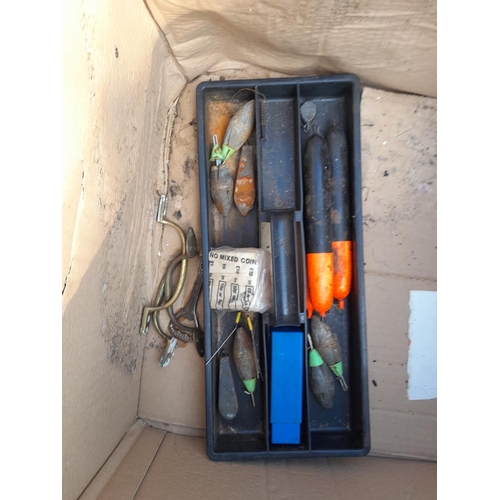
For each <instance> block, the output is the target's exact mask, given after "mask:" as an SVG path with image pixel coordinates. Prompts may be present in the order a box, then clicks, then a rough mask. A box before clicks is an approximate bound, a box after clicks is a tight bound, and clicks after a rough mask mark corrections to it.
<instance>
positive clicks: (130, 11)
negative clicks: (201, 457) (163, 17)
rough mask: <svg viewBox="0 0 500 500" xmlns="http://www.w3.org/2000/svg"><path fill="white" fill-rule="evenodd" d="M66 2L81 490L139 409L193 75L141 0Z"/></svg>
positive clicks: (71, 413)
mask: <svg viewBox="0 0 500 500" xmlns="http://www.w3.org/2000/svg"><path fill="white" fill-rule="evenodd" d="M63 9H64V18H63V27H64V32H63V41H64V45H63V47H64V53H63V61H64V74H63V76H64V82H63V88H64V94H63V109H64V116H63V123H64V125H63V130H64V151H63V158H64V159H63V162H64V168H63V191H62V194H63V196H62V198H63V199H62V201H63V210H62V216H63V221H62V222H63V262H62V288H63V295H62V312H63V318H62V328H63V345H62V347H63V371H62V379H63V496H64V498H68V499H74V498H76V497H77V496H78V495H79V494H80V493H81V492H82V490H83V489H84V488H85V486H86V485H87V484H88V483H89V481H90V480H91V479H92V477H93V476H94V475H95V473H96V472H97V471H98V470H99V468H100V467H101V465H102V464H103V463H104V461H105V460H106V459H107V458H108V456H109V455H110V453H111V452H112V451H113V449H114V448H115V446H116V445H117V444H118V442H119V440H120V439H121V438H122V437H123V436H124V435H125V433H126V432H127V430H128V429H129V428H130V426H131V425H132V423H133V422H134V419H135V417H136V415H137V404H138V397H139V385H140V375H141V362H142V352H143V346H144V340H143V338H142V337H140V336H139V335H138V321H139V315H140V312H141V307H142V305H143V304H144V302H145V301H146V300H148V299H149V297H150V293H151V290H152V288H153V286H154V274H155V271H156V269H157V266H158V264H157V259H158V257H157V249H158V246H159V241H160V231H156V229H157V228H156V227H153V217H154V215H153V214H154V212H155V210H156V206H155V204H156V200H157V195H156V190H157V189H158V188H159V187H161V186H162V185H163V184H164V182H165V174H164V172H163V165H162V163H161V159H162V149H163V147H164V134H165V125H166V123H167V110H168V107H169V105H170V103H171V101H172V100H173V98H174V97H176V95H177V94H178V93H179V91H180V89H181V88H182V86H183V85H184V78H183V77H182V75H180V73H177V76H176V72H175V64H173V63H172V60H171V58H170V55H169V52H168V50H167V47H166V44H165V43H164V41H163V40H162V38H161V36H160V32H159V30H158V28H157V26H156V25H155V23H154V22H153V20H152V19H151V17H150V15H149V13H148V12H147V10H146V9H145V7H144V5H143V4H142V3H141V2H136V1H132V0H126V1H125V2H121V1H120V2H118V1H115V0H108V1H106V2H96V1H86V2H78V3H77V2H64V6H63ZM167 82H168V83H167Z"/></svg>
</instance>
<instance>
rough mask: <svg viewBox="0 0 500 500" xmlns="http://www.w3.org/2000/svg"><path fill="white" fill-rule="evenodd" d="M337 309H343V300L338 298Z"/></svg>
mask: <svg viewBox="0 0 500 500" xmlns="http://www.w3.org/2000/svg"><path fill="white" fill-rule="evenodd" d="M339 309H344V301H343V300H339Z"/></svg>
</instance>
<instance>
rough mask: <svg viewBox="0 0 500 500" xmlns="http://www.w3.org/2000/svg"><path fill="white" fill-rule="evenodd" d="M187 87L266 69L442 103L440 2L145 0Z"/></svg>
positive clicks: (378, 0) (370, 0)
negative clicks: (438, 98)
mask: <svg viewBox="0 0 500 500" xmlns="http://www.w3.org/2000/svg"><path fill="white" fill-rule="evenodd" d="M146 1H147V4H148V6H149V8H150V9H151V12H152V14H153V16H154V18H155V20H156V21H157V23H158V25H159V26H160V27H161V28H162V30H163V31H164V33H165V36H166V38H167V40H168V43H169V45H170V47H171V49H172V51H173V53H174V55H175V57H176V59H177V61H178V62H179V64H180V66H181V67H182V69H183V71H184V72H185V74H186V76H187V77H188V79H190V80H191V79H193V78H196V77H197V76H199V75H201V74H202V73H204V72H206V71H209V70H212V71H213V70H214V67H215V66H216V65H217V69H223V68H224V69H227V68H235V67H241V65H242V63H246V64H251V65H255V66H261V67H263V68H267V69H271V70H274V71H280V72H282V73H286V74H289V75H297V74H300V75H310V74H328V73H333V72H341V73H356V74H357V75H359V76H360V78H362V79H363V81H364V82H365V83H369V84H371V85H375V86H377V87H386V88H388V89H391V90H400V91H404V92H411V93H416V94H422V95H429V96H435V95H436V22H437V20H436V13H437V6H436V1H435V0H335V1H329V0H310V1H307V2H305V1H299V0H294V1H288V2H282V1H280V0H265V1H261V0H255V1H253V2H245V1H243V0H217V1H213V0H212V1H206V0H205V1H203V2H200V1H199V0H184V1H182V2H179V1H176V0H146Z"/></svg>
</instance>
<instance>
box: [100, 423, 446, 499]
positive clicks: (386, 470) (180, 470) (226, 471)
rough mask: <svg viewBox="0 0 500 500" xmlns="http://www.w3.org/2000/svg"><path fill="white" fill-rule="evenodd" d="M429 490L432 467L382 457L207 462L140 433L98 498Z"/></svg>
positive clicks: (377, 495)
mask: <svg viewBox="0 0 500 500" xmlns="http://www.w3.org/2000/svg"><path fill="white" fill-rule="evenodd" d="M436 483H437V474H436V464H435V463H429V462H416V461H409V460H396V459H388V458H375V457H367V458H361V459H359V458H352V459H349V458H347V459H317V460H303V459H293V460H290V459H289V460H279V461H277V460H275V461H258V462H249V461H247V462H211V461H210V460H209V459H208V458H207V456H206V454H205V440H204V439H202V438H196V437H188V436H178V435H175V434H170V433H165V432H164V431H159V430H157V429H151V428H146V429H144V430H143V432H142V434H141V436H139V438H138V439H137V441H136V443H135V444H134V446H133V447H132V449H131V450H130V452H129V453H128V454H127V456H126V457H125V459H124V460H123V462H122V463H121V465H120V466H119V468H118V469H117V470H116V472H115V474H114V475H113V476H112V477H111V479H110V481H109V482H108V484H107V485H106V486H105V488H104V489H103V490H102V492H101V494H100V495H99V497H98V499H99V500H119V499H123V498H135V499H136V500H149V499H152V498H182V499H187V498H217V499H220V500H226V499H227V500H230V499H231V500H232V499H235V498H238V499H241V500H246V499H248V500H255V499H258V498H269V499H290V500H291V499H294V500H295V499H296V500H299V499H304V500H305V499H319V498H328V499H332V500H341V499H345V498H349V499H351V498H352V499H354V498H355V499H357V500H376V499H384V500H392V499H393V500H401V499H403V498H404V499H407V500H431V499H433V498H436ZM134 495H135V496H134Z"/></svg>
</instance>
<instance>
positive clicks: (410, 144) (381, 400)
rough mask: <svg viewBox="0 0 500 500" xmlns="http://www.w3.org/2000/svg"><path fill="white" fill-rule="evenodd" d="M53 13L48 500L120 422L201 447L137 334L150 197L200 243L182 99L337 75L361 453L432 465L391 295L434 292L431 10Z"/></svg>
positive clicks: (158, 254) (94, 5) (188, 390)
mask: <svg viewBox="0 0 500 500" xmlns="http://www.w3.org/2000/svg"><path fill="white" fill-rule="evenodd" d="M63 9H64V17H63V21H64V22H63V51H64V53H63V63H64V67H63V76H64V82H63V92H64V94H63V99H64V101H63V102H64V116H63V120H64V122H63V124H64V127H63V129H64V152H63V158H64V160H63V162H64V168H63V197H62V203H63V210H62V215H63V235H62V236H63V261H62V289H63V323H62V324H63V496H64V498H67V499H75V498H77V497H78V496H79V495H80V494H81V493H82V491H84V489H85V488H86V487H87V485H88V484H89V482H90V481H91V480H92V478H94V476H95V475H96V473H97V472H98V471H99V470H100V468H101V466H102V465H103V464H104V463H105V462H106V461H107V460H108V457H110V455H111V454H112V452H113V450H114V449H115V448H116V447H117V445H118V443H120V441H121V440H122V438H123V437H124V436H125V435H126V434H127V432H128V431H129V430H130V429H131V428H132V426H133V424H134V422H135V421H136V418H137V417H140V418H142V419H143V420H144V421H147V422H149V423H152V424H153V425H155V426H156V427H162V426H163V428H168V429H169V430H171V431H172V432H174V433H176V434H184V435H193V436H203V433H204V386H203V363H201V362H200V359H199V358H196V354H195V353H194V349H192V350H191V349H182V350H181V349H179V350H178V351H179V352H177V353H176V359H175V362H174V363H173V364H172V365H171V366H170V367H169V368H168V369H161V368H159V367H158V366H157V357H158V356H159V350H160V349H161V348H162V347H163V346H162V344H161V341H160V339H158V338H156V336H155V334H154V333H152V334H150V335H148V336H147V337H141V336H140V335H139V334H138V330H139V318H140V313H141V309H142V307H143V305H145V304H146V303H148V302H149V301H150V299H151V296H152V293H153V290H154V288H155V286H156V284H157V281H158V279H159V276H160V273H161V271H162V269H163V268H164V266H165V263H166V262H167V261H168V260H169V259H170V258H171V256H172V255H173V254H175V253H176V252H177V251H178V249H179V243H178V241H177V240H176V239H175V235H172V234H171V233H169V232H168V230H164V229H162V228H161V227H159V225H158V224H156V223H155V214H156V208H157V200H158V193H162V192H166V191H167V189H169V194H170V195H171V196H170V199H169V216H173V214H174V213H176V212H179V213H180V214H181V218H180V223H181V225H183V227H185V228H187V227H188V225H192V226H193V227H194V228H195V231H196V233H197V236H198V237H199V236H200V232H199V231H200V227H199V224H200V223H199V205H198V204H199V200H198V196H197V193H198V183H197V174H196V171H197V158H196V140H195V127H196V124H195V123H194V122H193V120H194V118H195V111H194V105H195V102H194V101H195V98H194V90H195V87H196V84H197V83H198V82H199V81H201V80H203V79H208V78H212V79H214V78H221V77H224V78H267V77H276V76H288V75H311V74H327V73H332V72H353V73H356V74H357V75H358V76H359V77H360V78H361V79H362V82H363V83H364V84H365V85H368V86H369V87H366V88H365V89H364V92H363V99H362V125H363V128H362V137H363V159H362V167H363V179H364V186H365V187H366V200H364V202H365V203H366V206H365V207H364V216H365V218H366V221H365V256H366V261H367V262H366V281H367V306H368V318H367V319H368V345H369V359H370V363H371V365H370V380H375V381H377V380H378V383H377V387H375V386H374V385H373V386H372V387H371V388H370V389H371V393H370V409H371V420H372V453H373V454H380V455H386V456H399V457H407V458H420V459H431V460H433V459H435V458H436V448H435V441H436V439H435V423H436V401H435V400H428V401H408V399H407V396H406V386H405V381H406V378H407V375H406V358H407V354H408V336H407V328H408V292H409V290H415V289H422V290H435V287H436V271H435V239H436V238H435V189H436V187H435V151H436V144H435V109H436V101H435V99H434V97H435V95H436V5H435V2H434V1H424V2H421V1H416V0H406V1H403V0H399V1H388V0H376V1H368V0H360V1H357V2H350V1H339V2H334V3H332V2H322V1H317V0H314V1H312V2H306V3H304V2H298V1H293V2H288V3H287V4H286V7H285V6H283V5H282V3H281V2H278V1H276V0H272V1H270V2H260V1H258V2H255V3H250V4H249V3H247V2H242V1H241V0H233V1H229V0H223V1H219V2H213V1H208V2H203V4H199V3H198V2H194V1H186V2H182V6H181V5H180V4H179V5H177V4H176V3H174V2H168V1H165V0H150V1H148V2H146V3H143V2H142V1H139V0H126V1H125V2H117V1H116V0H105V1H101V2H97V1H95V0H88V1H86V2H83V3H79V2H76V1H73V0H71V1H68V2H65V3H64V6H63ZM370 87H373V88H370ZM377 89H385V90H386V91H383V90H377ZM387 91H388V92H387ZM401 92H403V93H408V94H416V95H406V94H400V93H401ZM409 130H411V132H408V131H409ZM382 139H383V140H385V141H386V144H383V140H382ZM386 172H387V175H385V173H386ZM382 181H385V182H382ZM172 186H175V189H172ZM388 213H389V214H390V216H389V215H388ZM419 229H421V230H422V231H419ZM417 233H418V234H420V236H418V234H417ZM422 235H423V236H422ZM192 273H194V271H192ZM193 279H194V274H190V275H188V280H189V281H190V282H191V281H192V280H193ZM182 299H183V297H181V301H182ZM207 460H208V459H207ZM203 463H205V462H203Z"/></svg>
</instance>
